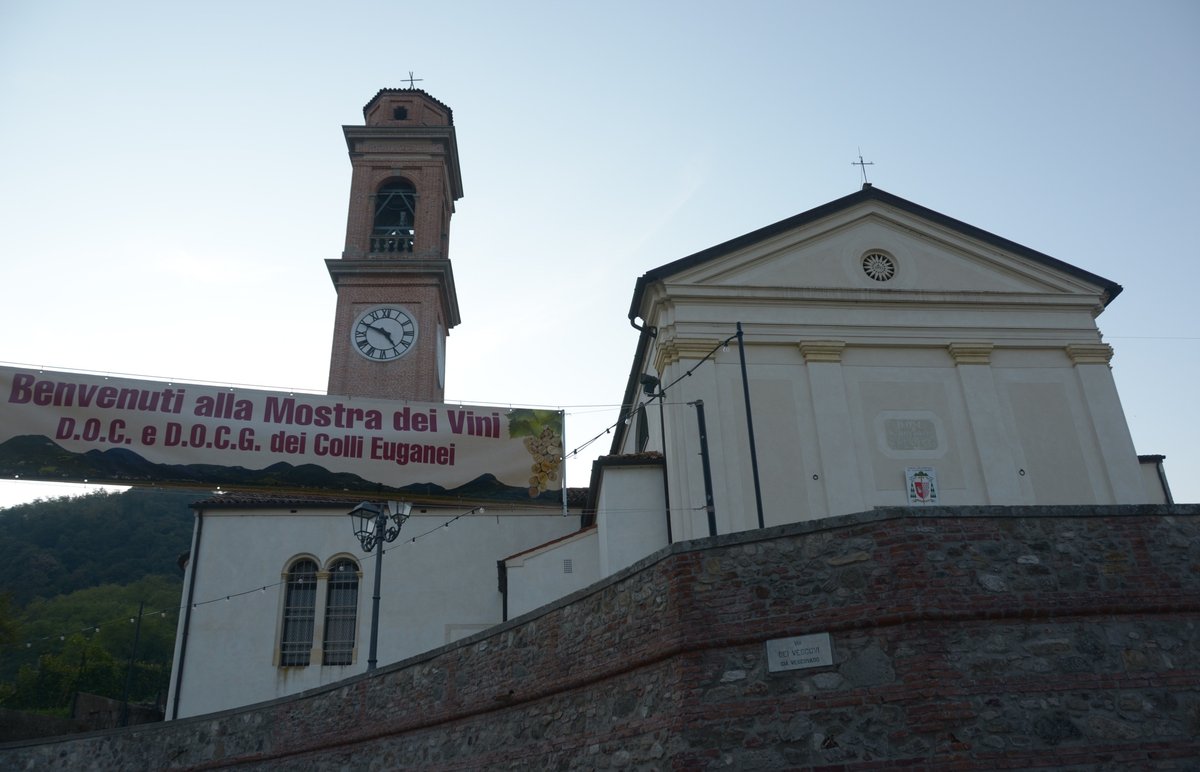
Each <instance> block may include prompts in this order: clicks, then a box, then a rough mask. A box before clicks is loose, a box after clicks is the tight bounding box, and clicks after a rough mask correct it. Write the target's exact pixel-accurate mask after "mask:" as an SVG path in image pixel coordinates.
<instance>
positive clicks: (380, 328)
mask: <svg viewBox="0 0 1200 772" xmlns="http://www.w3.org/2000/svg"><path fill="white" fill-rule="evenodd" d="M350 342H351V343H353V344H354V350H355V351H357V352H358V353H359V354H361V355H362V356H364V357H366V358H367V359H370V360H371V361H372V362H390V361H392V360H393V359H399V358H400V357H402V356H404V355H405V354H407V353H408V352H409V351H410V350H411V349H412V347H413V345H415V344H416V342H417V320H416V319H414V318H413V317H412V314H410V313H408V312H407V311H405V310H404V309H403V308H400V307H399V306H376V307H375V308H368V309H367V310H366V311H363V312H362V313H361V314H359V315H358V319H356V320H355V322H354V326H353V327H351V328H350Z"/></svg>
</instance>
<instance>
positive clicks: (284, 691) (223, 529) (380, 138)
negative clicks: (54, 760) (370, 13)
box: [167, 89, 1170, 718]
mask: <svg viewBox="0 0 1200 772" xmlns="http://www.w3.org/2000/svg"><path fill="white" fill-rule="evenodd" d="M364 116H365V119H366V120H365V125H364V126H347V127H345V128H344V131H345V135H346V140H347V144H348V147H349V151H350V158H351V163H352V167H353V177H352V182H351V193H350V212H349V217H348V225H347V236H346V246H345V250H344V251H343V253H342V257H341V258H340V259H334V260H329V261H327V268H328V270H329V273H330V276H331V278H332V279H333V282H334V286H335V288H336V289H337V292H338V310H337V317H336V319H335V322H334V328H335V336H334V349H333V351H332V353H331V360H330V361H331V366H330V381H329V384H330V385H329V393H330V394H338V395H347V396H351V397H355V396H357V397H372V398H386V399H408V400H416V401H423V402H441V401H442V400H443V393H444V372H445V369H444V366H445V361H444V352H445V346H444V341H445V337H446V335H447V334H448V332H449V330H450V329H451V328H452V327H453V326H455V325H456V324H458V321H459V319H458V306H457V299H456V296H455V293H454V281H453V271H452V269H451V264H450V259H449V253H448V243H449V229H450V219H451V215H452V214H453V209H454V201H455V200H456V199H457V198H459V197H461V195H462V183H461V177H460V170H459V167H458V151H457V145H456V141H455V135H454V126H453V119H452V114H451V111H450V109H449V108H448V107H447V106H445V105H443V104H441V103H440V102H438V101H437V100H436V99H434V98H433V97H431V96H430V95H428V94H426V93H425V92H424V91H421V90H418V89H405V90H390V89H385V90H383V91H380V92H379V93H378V94H377V95H376V96H375V97H374V98H373V99H372V100H371V101H370V102H369V103H368V104H367V105H366V107H365V108H364ZM631 278H632V277H631ZM1120 291H1121V287H1120V286H1119V285H1117V284H1115V283H1114V282H1112V281H1110V280H1108V279H1105V278H1102V277H1100V276H1096V275H1094V274H1092V273H1089V272H1088V271H1086V270H1084V269H1082V268H1078V267H1075V266H1072V265H1069V264H1067V263H1064V262H1062V261H1060V260H1057V259H1055V258H1052V257H1050V256H1048V255H1044V254H1042V253H1040V252H1037V251H1034V250H1033V249H1030V248H1028V247H1025V246H1022V245H1020V244H1016V243H1013V242H1011V241H1008V240H1006V239H1004V238H1002V237H999V236H996V235H993V234H991V233H988V232H986V231H983V230H981V229H979V228H977V227H975V226H972V225H968V224H966V223H963V222H960V221H957V220H954V219H952V218H951V217H948V216H946V215H944V214H940V213H938V212H935V211H932V210H930V209H926V208H924V207H922V206H920V205H918V204H916V203H913V202H910V201H907V200H905V199H903V198H900V197H898V196H895V195H892V194H890V193H886V192H884V191H882V190H880V189H878V188H874V187H872V186H870V185H864V186H863V187H862V189H861V190H859V191H856V192H854V193H852V194H851V195H848V196H845V197H843V198H840V199H837V200H835V201H831V202H829V203H827V204H824V205H822V206H818V207H816V208H814V209H810V210H808V211H806V212H803V213H801V214H798V215H796V216H794V217H791V218H789V219H786V220H783V221H781V222H778V223H774V224H772V225H767V226H766V227H764V228H761V229H759V230H757V231H754V232H751V233H748V234H745V235H743V236H740V237H738V238H736V239H733V240H731V241H728V242H726V243H724V244H719V245H717V246H714V247H711V248H710V249H707V250H704V251H702V252H699V253H697V254H694V255H690V256H687V257H682V258H680V259H678V260H675V261H674V262H669V263H667V264H665V265H662V266H659V267H657V268H654V269H652V270H649V271H647V272H646V273H645V274H643V275H642V276H641V277H640V278H638V279H637V280H636V284H635V285H634V292H633V298H632V302H631V305H630V308H629V310H628V317H629V323H632V324H633V325H634V326H635V327H637V328H638V329H639V330H640V331H641V334H640V337H639V340H638V344H637V348H636V350H635V351H634V352H633V358H632V365H631V367H630V371H629V379H628V383H627V386H626V389H625V393H624V394H623V395H622V396H621V403H622V404H623V405H624V408H623V417H624V419H625V420H623V421H622V422H621V424H620V425H619V426H618V428H617V430H616V432H615V436H614V440H613V444H612V448H611V450H610V454H609V455H607V456H605V457H603V458H601V459H599V460H598V461H597V462H596V463H595V465H594V467H593V473H592V478H591V482H590V485H589V487H588V488H587V489H586V490H573V491H570V492H569V494H570V495H569V496H564V497H563V500H562V503H561V504H555V505H554V506H548V505H537V506H528V505H527V506H516V505H511V504H500V505H495V504H493V503H490V502H485V501H461V502H454V503H452V504H451V503H447V502H445V501H440V500H436V499H430V500H428V501H422V500H419V499H414V500H412V501H410V502H409V503H410V504H411V505H412V507H413V509H412V513H411V517H410V518H409V520H408V521H407V523H406V524H405V525H404V530H403V532H402V533H401V536H400V538H399V539H398V540H397V541H396V542H395V543H394V544H390V545H388V552H387V554H385V555H384V557H383V560H382V571H383V573H382V575H381V580H382V585H383V588H384V589H383V591H382V594H381V601H380V603H381V606H380V614H379V620H380V629H379V644H378V651H379V655H378V660H379V664H380V665H381V666H382V665H387V664H390V663H394V662H397V661H399V660H402V659H404V658H406V657H410V656H413V655H417V654H420V653H422V652H425V651H428V650H429V649H432V648H436V647H439V646H442V645H445V644H448V643H453V642H454V641H456V640H459V639H461V638H465V637H468V636H471V635H474V634H476V633H480V632H482V631H484V630H486V629H488V628H489V627H491V626H494V625H496V624H498V623H500V622H503V621H505V620H507V619H512V618H514V617H516V616H519V615H520V614H523V613H525V612H528V611H531V610H533V609H535V608H537V607H539V606H541V605H543V604H545V603H548V602H551V601H554V600H556V599H558V598H561V597H563V596H564V595H567V594H569V593H571V592H574V591H576V590H579V589H582V588H584V587H587V586H588V585H590V584H592V583H594V582H596V581H597V580H599V579H602V578H604V577H606V576H609V575H611V574H613V573H615V572H617V571H620V570H621V569H624V568H626V567H628V566H630V565H632V564H634V563H636V562H637V561H638V560H640V559H642V558H644V557H646V556H647V555H650V554H651V553H653V552H655V551H656V550H658V549H660V548H662V547H664V546H666V545H667V544H669V543H672V542H678V541H683V540H691V539H697V538H704V537H708V536H710V535H716V534H725V533H730V532H735V531H745V530H751V529H756V528H762V527H770V526H775V525H780V524H785V523H791V522H796V521H802V520H812V519H819V518H825V517H830V516H835V515H842V514H850V513H855V512H862V511H865V510H870V509H872V508H875V507H882V506H933V505H939V504H940V505H954V506H961V505H1003V506H1018V505H1058V504H1076V505H1078V504H1150V503H1170V493H1169V490H1168V488H1167V485H1166V481H1165V478H1164V477H1163V475H1162V469H1161V465H1160V462H1161V457H1156V456H1150V457H1142V458H1139V456H1138V454H1137V451H1136V450H1135V448H1134V446H1133V441H1132V438H1131V436H1130V433H1129V429H1128V426H1127V424H1126V420H1125V416H1124V412H1123V410H1122V407H1121V402H1120V398H1119V396H1118V394H1117V390H1116V386H1115V383H1114V380H1113V377H1112V373H1111V370H1110V365H1109V362H1110V359H1111V357H1112V353H1113V352H1112V348H1111V347H1110V346H1109V345H1107V344H1106V343H1104V341H1103V338H1102V336H1101V334H1100V331H1099V328H1098V327H1097V325H1096V321H1095V320H1096V317H1097V316H1099V314H1101V313H1102V312H1103V311H1104V309H1105V307H1106V306H1107V305H1108V303H1110V302H1112V300H1113V299H1114V298H1115V297H1116V296H1117V295H1118V294H1119V293H1120ZM384 307H395V308H400V309H403V312H404V314H405V315H406V316H407V317H408V321H409V322H411V324H412V325H414V326H415V327H416V328H418V329H420V330H421V334H420V335H419V336H418V337H417V338H416V342H415V344H414V345H413V347H412V348H411V350H407V351H403V352H398V353H397V354H396V356H395V357H393V358H390V359H387V360H386V361H384V360H381V359H380V358H379V357H375V358H368V357H366V356H363V355H362V353H361V352H360V351H357V350H356V345H355V337H354V327H355V322H356V320H358V319H360V318H362V316H363V314H365V313H369V312H370V311H371V310H372V309H377V308H384ZM625 323H626V322H625V321H624V320H621V319H619V318H618V317H616V316H615V315H614V324H625ZM739 333H740V334H739ZM614 396H616V395H614ZM564 401H569V400H565V399H564ZM752 438H753V440H752ZM356 503H357V500H353V501H350V500H317V499H311V498H296V499H288V498H287V497H286V494H285V495H282V496H262V495H250V494H238V493H232V494H228V495H226V496H222V497H214V498H212V499H209V500H206V501H203V502H198V503H197V504H196V505H195V511H196V526H195V532H194V537H193V544H192V550H191V554H190V560H189V562H188V565H187V571H186V575H185V579H184V598H183V604H182V609H181V615H180V624H179V630H178V634H177V640H176V651H175V661H174V667H173V673H172V679H171V693H170V695H169V697H168V708H167V717H168V718H180V717H185V716H194V715H199V714H204V713H210V712H214V711H219V710H224V709H229V708H235V707H239V706H243V705H247V704H251V703H254V702H260V701H264V700H270V699H274V698H277V697H282V696H286V695H289V694H294V693H297V692H300V691H303V690H305V689H309V688H312V687H316V686H320V685H324V684H327V683H331V682H334V681H337V680H340V679H343V678H346V677H348V676H351V675H356V674H359V673H362V672H364V671H365V670H366V669H367V659H368V654H367V640H368V638H369V629H370V620H371V587H372V585H373V582H374V580H375V574H374V572H375V570H376V561H375V558H374V557H372V556H368V555H365V554H364V553H363V551H362V549H361V547H360V545H359V542H358V539H357V538H356V537H355V536H354V534H353V533H352V531H351V527H350V522H349V518H348V517H347V513H348V511H349V510H350V508H351V507H353V506H354V505H355V504H356ZM481 507H482V511H481V510H480V508H481Z"/></svg>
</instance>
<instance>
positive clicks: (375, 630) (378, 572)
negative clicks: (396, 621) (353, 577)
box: [367, 512, 387, 672]
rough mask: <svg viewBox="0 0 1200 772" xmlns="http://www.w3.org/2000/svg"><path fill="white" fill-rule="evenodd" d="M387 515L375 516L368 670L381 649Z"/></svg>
mask: <svg viewBox="0 0 1200 772" xmlns="http://www.w3.org/2000/svg"><path fill="white" fill-rule="evenodd" d="M386 524H387V516H386V514H385V513H384V512H380V513H379V514H378V515H377V516H376V517H375V594H374V595H372V596H371V653H370V654H369V655H367V672H370V671H372V670H374V669H375V663H376V662H377V661H378V660H377V658H376V654H377V653H378V651H379V580H380V579H381V578H382V575H383V536H384V527H385V525H386Z"/></svg>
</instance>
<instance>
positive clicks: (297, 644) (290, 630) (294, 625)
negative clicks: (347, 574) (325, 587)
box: [279, 560, 317, 667]
mask: <svg viewBox="0 0 1200 772" xmlns="http://www.w3.org/2000/svg"><path fill="white" fill-rule="evenodd" d="M316 606H317V564H316V563H314V562H313V561H311V560H301V561H298V562H296V563H295V564H294V565H293V566H292V568H291V570H289V571H288V578H287V594H286V595H285V596H284V601H283V639H282V640H281V641H280V643H279V664H280V665H281V666H283V667H295V666H303V665H307V664H308V661H309V658H310V656H311V655H312V644H313V622H314V617H315V615H316Z"/></svg>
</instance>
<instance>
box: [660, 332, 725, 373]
mask: <svg viewBox="0 0 1200 772" xmlns="http://www.w3.org/2000/svg"><path fill="white" fill-rule="evenodd" d="M720 344H721V342H720V341H719V340H679V339H678V338H676V339H674V340H665V341H662V342H660V343H659V344H658V348H657V350H656V351H655V353H654V368H655V369H656V370H658V372H660V373H661V372H662V371H663V370H665V369H666V367H667V365H673V364H675V363H676V362H678V361H679V360H681V359H703V358H704V357H706V356H708V354H709V353H711V352H712V350H713V349H715V348H716V347H717V346H719V345H720Z"/></svg>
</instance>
